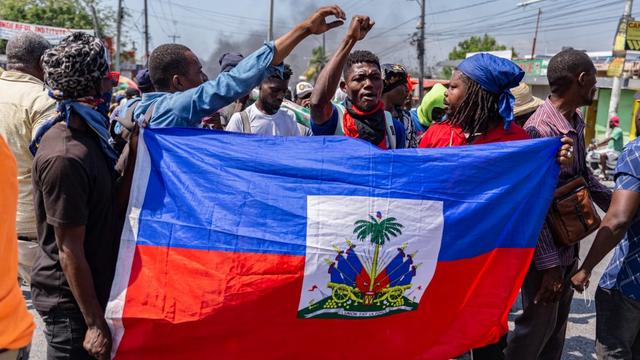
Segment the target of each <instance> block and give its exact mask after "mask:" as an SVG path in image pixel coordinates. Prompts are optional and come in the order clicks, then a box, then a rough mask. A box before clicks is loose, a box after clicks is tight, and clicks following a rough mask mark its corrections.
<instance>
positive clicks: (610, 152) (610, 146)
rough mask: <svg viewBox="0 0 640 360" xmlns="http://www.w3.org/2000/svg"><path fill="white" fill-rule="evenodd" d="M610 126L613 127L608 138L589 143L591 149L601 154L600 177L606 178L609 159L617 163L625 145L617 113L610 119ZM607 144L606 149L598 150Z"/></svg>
mask: <svg viewBox="0 0 640 360" xmlns="http://www.w3.org/2000/svg"><path fill="white" fill-rule="evenodd" d="M609 128H610V129H611V134H610V135H609V137H608V138H606V139H604V140H602V141H600V142H597V143H596V144H591V145H589V150H591V151H594V152H595V153H596V154H598V155H599V156H600V169H601V170H602V172H601V174H600V177H601V178H604V179H607V161H609V162H611V163H613V164H615V162H616V161H618V156H619V155H620V153H621V152H622V149H623V147H624V145H623V141H624V136H623V134H622V129H620V118H619V117H618V116H617V115H614V116H612V117H611V119H609ZM605 145H607V148H606V149H602V150H598V149H599V148H600V147H602V146H605ZM614 167H615V165H614Z"/></svg>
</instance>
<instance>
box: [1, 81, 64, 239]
mask: <svg viewBox="0 0 640 360" xmlns="http://www.w3.org/2000/svg"><path fill="white" fill-rule="evenodd" d="M55 113H56V103H55V101H54V100H53V99H51V98H50V97H49V96H48V95H47V92H46V91H45V90H44V84H43V83H42V81H40V80H38V79H37V78H36V77H33V76H31V75H28V74H25V73H21V72H17V71H5V72H3V73H2V74H0V136H4V138H5V139H6V141H7V143H8V144H9V148H10V149H11V152H12V153H13V155H14V156H15V158H16V162H17V164H18V172H17V174H18V211H17V213H16V231H17V233H18V234H19V235H24V236H32V237H35V236H36V214H35V210H34V208H33V192H32V189H31V163H32V162H33V155H31V152H30V151H29V144H30V143H31V140H32V137H33V136H34V135H35V133H36V130H37V128H38V127H39V126H41V125H42V124H43V123H44V122H45V121H46V120H49V119H51V118H52V117H53V116H55Z"/></svg>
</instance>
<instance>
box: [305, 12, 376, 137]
mask: <svg viewBox="0 0 640 360" xmlns="http://www.w3.org/2000/svg"><path fill="white" fill-rule="evenodd" d="M374 24H375V23H374V22H373V21H372V20H371V19H369V17H367V16H359V15H356V16H354V17H353V18H352V19H351V25H349V30H348V31H347V35H346V36H345V37H344V39H342V42H341V43H340V45H339V46H338V50H336V53H335V54H334V55H333V57H332V58H331V60H329V63H328V64H327V66H325V68H324V69H323V70H322V72H321V73H320V75H319V76H318V79H317V80H316V85H315V87H314V88H313V93H312V94H311V101H310V108H311V119H312V120H313V122H314V123H315V124H317V125H322V124H324V123H326V122H327V121H329V118H331V112H332V110H333V107H332V106H331V99H332V98H333V95H334V94H335V92H336V89H337V88H338V85H339V83H340V77H341V75H342V69H343V68H344V64H345V62H346V61H347V56H349V53H351V49H353V47H354V46H355V44H356V43H357V42H358V41H360V40H362V39H364V38H365V36H366V35H367V33H368V32H369V30H371V28H372V27H373V25H374Z"/></svg>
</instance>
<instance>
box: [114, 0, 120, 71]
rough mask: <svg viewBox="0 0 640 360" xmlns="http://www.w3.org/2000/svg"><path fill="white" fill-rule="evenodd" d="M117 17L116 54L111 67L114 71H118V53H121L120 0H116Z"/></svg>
mask: <svg viewBox="0 0 640 360" xmlns="http://www.w3.org/2000/svg"><path fill="white" fill-rule="evenodd" d="M117 16H118V19H117V22H116V56H115V59H114V62H113V68H114V69H115V71H120V54H121V53H122V43H121V41H120V38H121V36H122V0H118V14H117Z"/></svg>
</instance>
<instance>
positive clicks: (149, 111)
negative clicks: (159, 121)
mask: <svg viewBox="0 0 640 360" xmlns="http://www.w3.org/2000/svg"><path fill="white" fill-rule="evenodd" d="M155 108H156V103H155V102H154V103H153V104H151V105H150V106H149V108H148V109H147V111H146V112H145V113H144V118H143V120H144V121H143V123H144V124H145V126H146V125H148V124H149V122H151V117H153V110H155Z"/></svg>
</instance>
